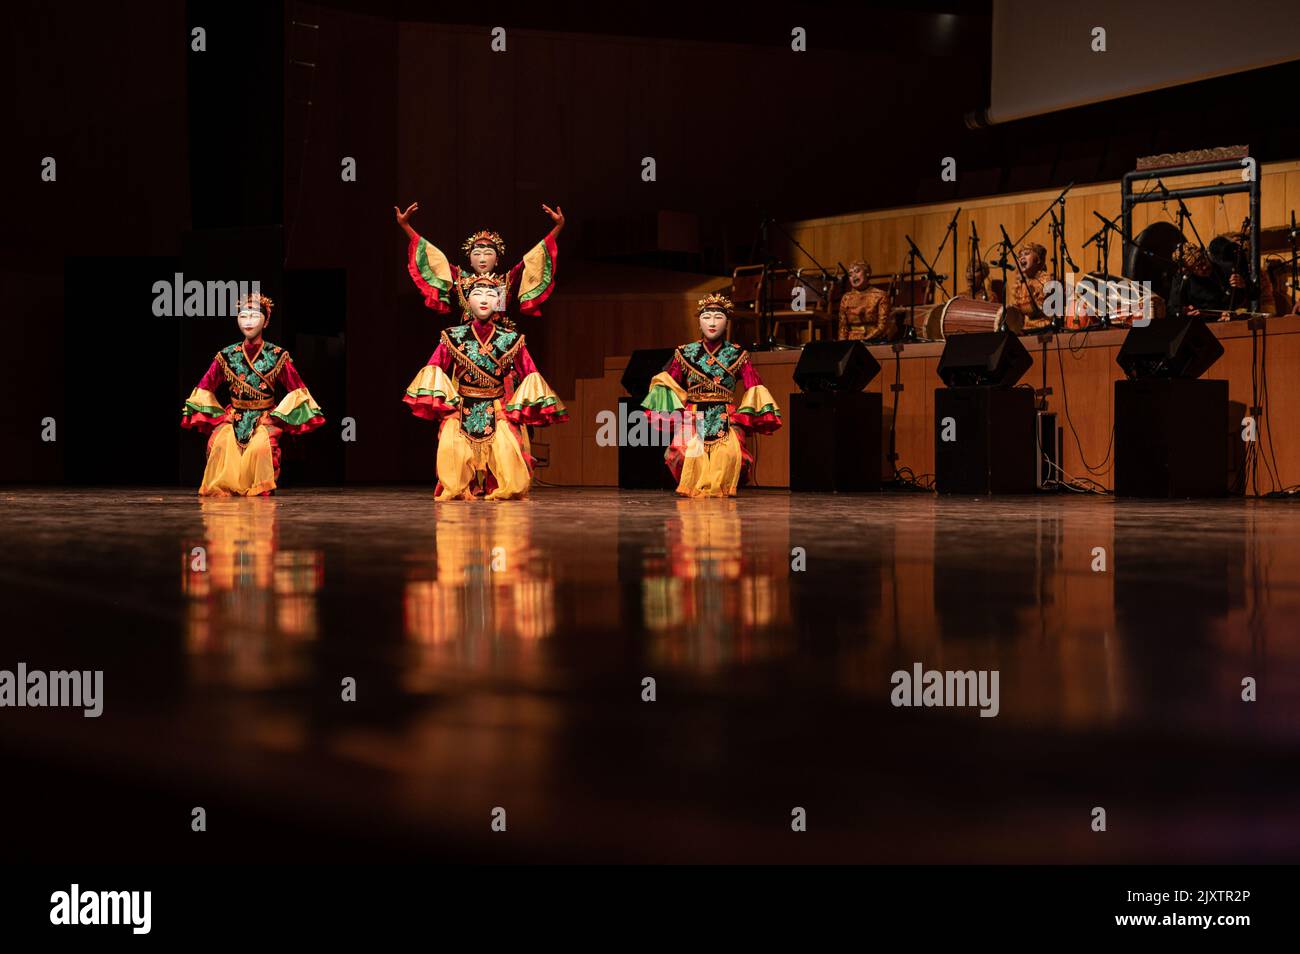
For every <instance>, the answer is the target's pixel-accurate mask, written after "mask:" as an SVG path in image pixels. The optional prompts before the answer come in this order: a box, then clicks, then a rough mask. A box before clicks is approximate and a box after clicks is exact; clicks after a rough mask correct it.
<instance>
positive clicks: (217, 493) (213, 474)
mask: <svg viewBox="0 0 1300 954" xmlns="http://www.w3.org/2000/svg"><path fill="white" fill-rule="evenodd" d="M276 431H277V432H278V431H279V428H276ZM276 450H277V448H276V437H275V435H274V434H272V433H271V428H269V427H267V426H266V425H265V424H259V425H257V429H256V430H254V431H253V436H252V437H250V438H249V440H248V444H247V446H245V447H240V446H239V441H237V440H235V428H234V426H233V425H231V424H222V425H221V426H220V427H218V428H217V429H216V430H215V431H213V432H212V437H211V438H209V439H208V465H207V467H206V468H205V469H204V471H203V483H201V484H200V485H199V494H200V496H203V497H256V496H257V495H258V494H263V493H266V492H268V491H271V490H274V489H275V478H276V477H277V476H278V473H279V467H278V466H277V462H276V453H275V452H276Z"/></svg>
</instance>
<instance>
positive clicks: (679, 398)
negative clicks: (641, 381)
mask: <svg viewBox="0 0 1300 954" xmlns="http://www.w3.org/2000/svg"><path fill="white" fill-rule="evenodd" d="M730 313H731V301H730V299H728V298H726V297H725V296H723V295H716V294H715V295H709V296H708V297H707V298H702V299H700V302H699V307H698V315H699V321H700V335H701V337H700V340H699V341H692V342H691V343H690V344H685V345H682V346H681V347H680V348H678V349H677V351H676V353H675V354H674V355H673V359H672V360H671V361H670V362H668V365H667V367H665V368H664V370H663V371H661V372H660V373H659V374H656V375H655V376H654V378H653V379H652V380H651V382H650V393H649V394H648V395H647V396H646V399H645V401H643V402H642V407H644V408H646V410H647V411H649V412H650V416H651V419H652V420H654V421H655V422H657V423H658V424H659V425H660V426H661V427H662V426H669V427H671V428H672V429H673V430H674V431H675V433H674V436H673V440H672V443H671V444H670V445H669V447H668V450H667V452H666V453H665V454H664V462H665V463H667V465H668V469H669V470H670V471H672V474H673V477H674V478H675V479H676V480H677V493H678V494H680V495H681V496H683V497H734V496H735V495H736V487H737V486H738V485H739V484H740V482H741V480H742V479H747V478H748V477H749V475H750V471H751V470H752V468H753V463H754V458H753V456H752V455H751V454H750V452H749V449H748V448H747V447H746V446H745V441H746V439H747V438H748V436H749V435H750V433H755V434H771V433H774V432H775V431H777V430H779V429H780V427H781V411H780V409H779V408H778V407H777V406H776V401H775V400H774V399H773V397H772V394H771V392H769V391H768V389H767V388H765V387H764V386H763V381H762V379H760V378H759V376H758V372H757V371H755V370H754V366H753V364H751V363H750V360H749V353H748V352H746V351H745V350H744V349H742V348H741V347H740V346H739V345H736V344H733V343H732V342H730V341H728V340H727V338H726V330H727V320H728V318H729V316H730ZM741 387H743V388H744V389H745V390H744V393H743V394H742V395H741V398H740V401H739V402H738V403H737V402H736V400H735V392H736V390H737V389H738V388H741Z"/></svg>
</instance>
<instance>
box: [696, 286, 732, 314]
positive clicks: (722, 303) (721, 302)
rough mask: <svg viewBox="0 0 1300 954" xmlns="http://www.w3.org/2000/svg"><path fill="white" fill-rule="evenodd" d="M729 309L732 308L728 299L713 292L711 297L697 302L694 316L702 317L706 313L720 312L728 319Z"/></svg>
mask: <svg viewBox="0 0 1300 954" xmlns="http://www.w3.org/2000/svg"><path fill="white" fill-rule="evenodd" d="M731 308H732V304H731V299H730V298H728V297H727V296H726V295H722V294H719V293H718V292H714V293H713V294H712V295H708V296H706V297H704V298H701V299H700V300H699V302H698V304H697V307H696V311H695V313H696V315H702V314H704V313H705V312H706V311H720V312H722V313H723V314H724V315H726V316H727V317H728V318H730V317H731Z"/></svg>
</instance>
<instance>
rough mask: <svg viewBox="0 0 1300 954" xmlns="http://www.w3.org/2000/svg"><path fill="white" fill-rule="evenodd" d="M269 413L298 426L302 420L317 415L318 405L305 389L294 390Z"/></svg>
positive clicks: (318, 411)
mask: <svg viewBox="0 0 1300 954" xmlns="http://www.w3.org/2000/svg"><path fill="white" fill-rule="evenodd" d="M271 413H272V414H273V415H274V416H276V417H283V418H286V419H287V420H288V421H289V423H291V424H300V423H302V420H305V419H307V418H310V417H315V416H316V415H317V414H319V413H320V405H319V404H317V403H316V399H315V398H313V397H312V396H311V392H310V391H308V390H307V389H306V388H295V389H294V390H292V391H290V392H289V393H288V394H286V395H285V396H284V398H283V399H282V400H281V401H280V403H279V404H277V405H276V406H275V410H274V411H272V412H271Z"/></svg>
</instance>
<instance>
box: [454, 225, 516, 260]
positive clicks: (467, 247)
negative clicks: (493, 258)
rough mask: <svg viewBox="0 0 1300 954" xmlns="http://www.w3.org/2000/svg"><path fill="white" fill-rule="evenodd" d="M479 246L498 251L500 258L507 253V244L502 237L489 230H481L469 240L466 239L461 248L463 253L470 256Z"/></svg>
mask: <svg viewBox="0 0 1300 954" xmlns="http://www.w3.org/2000/svg"><path fill="white" fill-rule="evenodd" d="M479 245H486V246H490V247H491V248H493V249H496V253H497V256H498V257H500V256H502V255H505V253H506V243H505V242H503V241H501V236H500V235H498V234H497V233H496V232H492V231H490V230H488V229H481V230H480V231H478V232H475V233H474V234H473V235H471V236H470V237H469V238H467V239H465V241H464V243H463V244H462V245H461V247H460V248H461V251H463V252H464V253H465V254H466V255H468V254H469V253H470V252H472V251H474V249H475V248H476V247H477V246H479Z"/></svg>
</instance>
